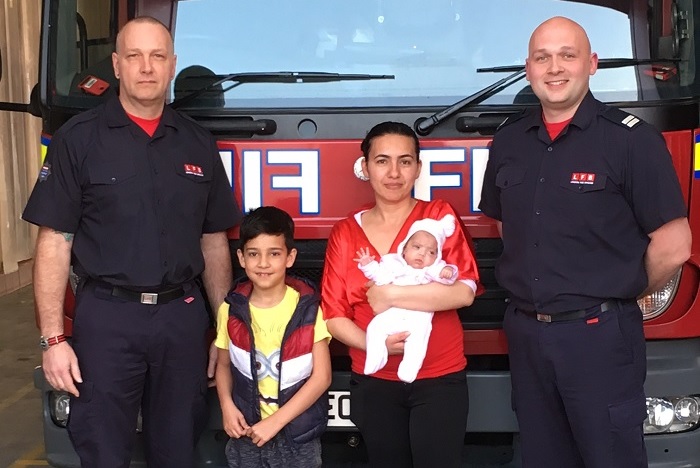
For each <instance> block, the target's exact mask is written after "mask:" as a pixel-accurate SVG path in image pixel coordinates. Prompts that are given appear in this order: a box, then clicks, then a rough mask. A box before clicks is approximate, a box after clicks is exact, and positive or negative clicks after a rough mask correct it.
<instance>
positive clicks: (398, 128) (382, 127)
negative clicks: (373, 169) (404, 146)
mask: <svg viewBox="0 0 700 468" xmlns="http://www.w3.org/2000/svg"><path fill="white" fill-rule="evenodd" d="M384 135H402V136H405V137H408V138H411V139H412V140H413V144H414V145H415V147H416V160H420V142H419V141H418V135H416V132H414V131H413V129H412V128H411V127H409V126H408V125H406V124H405V123H401V122H382V123H379V124H377V125H375V126H374V127H372V129H371V130H370V131H369V132H367V136H365V139H364V140H362V144H360V149H361V150H362V155H363V156H364V157H365V160H366V159H367V158H368V157H369V150H370V148H371V147H372V141H374V139H375V138H377V137H381V136H384Z"/></svg>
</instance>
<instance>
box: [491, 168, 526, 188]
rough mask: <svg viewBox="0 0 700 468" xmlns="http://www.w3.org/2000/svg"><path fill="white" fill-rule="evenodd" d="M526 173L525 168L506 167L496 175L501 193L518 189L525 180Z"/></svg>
mask: <svg viewBox="0 0 700 468" xmlns="http://www.w3.org/2000/svg"><path fill="white" fill-rule="evenodd" d="M525 172H526V169H525V168H523V167H504V168H502V169H501V170H500V171H498V174H496V186H497V187H498V188H499V189H501V191H504V190H508V189H510V188H513V187H516V186H518V185H520V184H522V183H523V180H525Z"/></svg>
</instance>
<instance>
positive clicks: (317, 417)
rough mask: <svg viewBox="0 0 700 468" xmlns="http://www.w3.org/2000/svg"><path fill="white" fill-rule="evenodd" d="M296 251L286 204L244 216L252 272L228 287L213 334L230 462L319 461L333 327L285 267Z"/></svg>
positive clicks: (242, 252) (244, 254)
mask: <svg viewBox="0 0 700 468" xmlns="http://www.w3.org/2000/svg"><path fill="white" fill-rule="evenodd" d="M296 254H297V251H296V249H295V248H294V222H293V221H292V218H291V217H290V216H289V215H288V214H287V213H285V212H284V211H282V210H280V209H278V208H275V207H272V206H264V207H261V208H258V209H256V210H253V211H251V212H250V213H248V214H247V215H246V216H245V217H244V218H243V221H242V222H241V227H240V248H239V249H238V251H237V255H238V260H239V261H240V263H241V266H242V267H243V269H244V270H245V272H246V275H247V276H248V278H249V281H245V282H242V283H240V284H238V285H237V286H236V287H235V288H234V290H233V291H231V292H230V293H229V295H228V296H227V297H226V302H225V303H224V304H223V305H222V306H221V308H220V309H219V312H218V320H217V323H218V326H217V337H216V346H217V347H218V348H219V359H218V363H217V370H216V382H217V392H218V394H219V401H220V403H221V412H222V414H223V422H224V429H225V430H226V433H227V434H228V435H229V436H230V437H231V439H230V440H229V442H228V443H227V445H226V458H227V460H228V464H229V467H231V468H238V467H246V468H248V467H262V466H282V465H286V466H290V467H296V466H303V467H320V466H321V442H320V440H319V437H320V436H321V434H322V433H323V431H324V430H325V428H326V423H327V418H328V401H327V399H326V390H327V389H328V387H329V386H330V382H331V365H330V353H329V351H328V341H329V340H330V334H329V333H328V330H327V329H326V325H325V323H324V322H323V318H322V314H321V311H320V308H319V296H318V294H317V293H316V292H315V291H314V289H313V288H312V287H311V286H309V285H308V284H306V283H305V282H303V281H301V280H298V279H294V278H291V277H287V276H286V269H287V268H289V267H291V266H292V265H293V264H294V260H295V258H296ZM251 370H253V371H251ZM271 440H272V441H273V442H272V443H268V442H270V441H271Z"/></svg>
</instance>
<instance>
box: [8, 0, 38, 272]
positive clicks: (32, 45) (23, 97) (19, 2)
mask: <svg viewBox="0 0 700 468" xmlns="http://www.w3.org/2000/svg"><path fill="white" fill-rule="evenodd" d="M40 25H41V1H40V0H3V1H2V2H0V54H1V55H2V78H1V79H0V101H9V102H19V103H28V102H29V94H30V92H31V89H32V87H33V86H34V84H35V83H36V82H37V78H38V67H39V30H40ZM40 136H41V120H40V119H39V118H37V117H33V116H31V115H29V114H25V113H18V112H0V264H1V265H2V266H1V268H0V273H11V272H14V271H17V269H18V262H21V261H23V260H27V259H29V258H31V257H32V254H33V247H34V240H35V238H36V229H34V228H33V227H32V226H30V225H29V224H28V223H26V222H24V221H22V220H21V219H20V216H21V214H22V209H23V208H24V205H25V203H26V202H27V198H28V196H29V193H30V192H31V190H32V187H33V186H34V182H35V181H36V177H37V174H38V172H39V167H40V161H41V147H40Z"/></svg>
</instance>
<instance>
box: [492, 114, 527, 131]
mask: <svg viewBox="0 0 700 468" xmlns="http://www.w3.org/2000/svg"><path fill="white" fill-rule="evenodd" d="M525 111H526V109H523V110H521V111H520V112H517V113H515V114H511V115H509V116H508V117H507V118H506V120H504V121H503V122H501V125H499V126H498V127H497V128H496V130H500V129H501V128H502V127H505V126H506V125H510V124H512V123H513V122H517V121H518V120H520V119H522V118H523V117H524V116H525Z"/></svg>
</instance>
